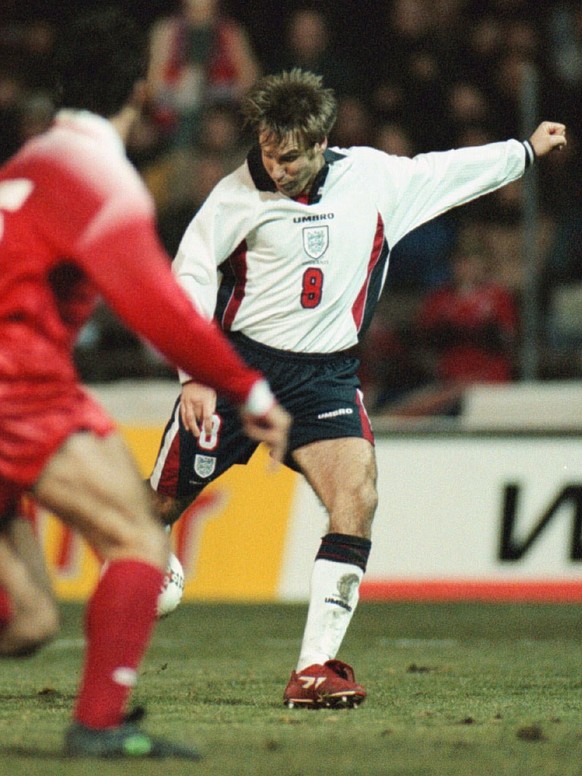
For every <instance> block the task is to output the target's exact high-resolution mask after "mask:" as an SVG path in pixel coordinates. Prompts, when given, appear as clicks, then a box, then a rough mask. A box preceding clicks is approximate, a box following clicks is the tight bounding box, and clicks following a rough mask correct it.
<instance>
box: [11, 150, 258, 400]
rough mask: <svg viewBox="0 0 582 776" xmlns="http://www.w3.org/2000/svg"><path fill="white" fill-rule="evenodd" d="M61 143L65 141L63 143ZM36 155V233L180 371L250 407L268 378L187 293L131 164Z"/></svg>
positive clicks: (30, 168) (100, 157) (29, 163)
mask: <svg viewBox="0 0 582 776" xmlns="http://www.w3.org/2000/svg"><path fill="white" fill-rule="evenodd" d="M59 142H61V145H62V140H61V141H59ZM53 145H54V147H52V146H51V147H50V148H49V151H48V152H46V151H44V149H41V152H39V153H36V154H29V157H27V160H26V161H25V164H24V165H23V172H24V173H25V174H26V173H27V172H30V173H31V175H30V177H32V178H33V179H34V180H35V181H36V183H37V190H36V192H35V193H36V197H35V203H36V204H35V215H36V217H37V220H36V226H37V228H38V229H41V230H43V231H44V232H45V234H46V235H47V237H48V239H49V240H51V241H52V242H53V243H54V245H55V250H56V251H57V252H58V253H59V254H60V256H61V257H62V258H66V259H67V260H70V261H73V262H75V263H76V264H77V265H78V266H79V267H80V268H81V269H82V270H83V271H84V272H85V274H86V275H87V276H88V277H89V278H90V279H91V280H92V282H93V283H94V284H95V286H96V288H97V290H98V291H99V293H100V294H101V295H102V296H103V298H104V299H105V301H106V302H107V303H108V304H109V305H110V307H111V308H112V309H113V310H114V311H115V312H116V313H117V314H118V315H119V317H120V318H121V319H122V320H123V321H124V322H125V323H126V325H127V326H128V327H129V328H131V329H132V330H133V331H135V332H136V334H138V335H140V336H141V337H143V338H144V339H146V340H148V342H150V343H151V344H152V345H153V346H154V347H155V348H156V349H157V350H158V351H160V352H161V353H162V354H163V355H164V356H165V357H166V358H167V359H168V360H169V361H170V362H171V363H173V364H174V365H175V366H178V367H180V368H181V369H183V370H184V371H185V372H187V373H188V374H191V375H192V376H193V377H194V378H195V379H196V380H197V381H200V382H201V383H205V384H207V385H209V386H210V387H212V388H214V389H215V390H216V391H218V392H220V393H223V394H224V395H226V396H227V397H229V398H230V399H232V400H233V401H234V402H236V403H243V402H244V401H245V400H246V399H247V396H248V394H249V391H250V389H251V387H252V386H253V385H254V383H255V382H256V381H257V379H259V378H261V377H262V375H260V374H259V373H258V372H256V371H254V370H252V369H250V368H249V367H247V366H246V364H244V363H243V361H242V360H241V359H240V358H239V357H238V355H237V354H236V353H235V351H234V349H233V348H232V347H231V346H230V344H229V343H228V341H227V340H226V338H225V337H224V336H223V335H222V334H221V333H220V332H219V330H218V329H217V328H215V327H214V326H213V325H212V324H210V323H209V322H208V321H206V320H205V319H204V318H203V317H202V316H201V315H200V314H199V313H197V312H196V310H195V308H194V306H193V305H192V303H191V302H190V300H189V299H188V297H187V296H186V294H185V293H184V292H183V291H182V289H181V288H180V287H179V285H178V283H177V281H176V280H175V279H174V277H173V275H172V272H171V269H170V258H169V257H168V256H167V254H166V253H165V252H164V251H163V249H162V247H161V245H160V242H159V240H158V238H157V234H156V230H155V222H154V210H153V203H152V201H151V197H150V196H149V194H148V193H147V191H146V189H145V187H144V185H143V182H142V181H141V180H140V179H139V178H138V176H137V173H136V172H135V170H134V169H133V168H132V167H131V166H130V165H129V163H128V162H127V160H125V159H122V158H120V157H118V156H111V154H110V155H109V156H107V154H106V153H101V152H100V151H99V149H97V150H96V149H95V146H94V144H89V145H87V144H85V145H83V143H82V142H81V141H76V140H75V139H74V138H71V139H70V140H69V141H68V144H67V148H66V151H67V153H65V152H64V149H63V148H62V147H60V146H59V145H58V143H57V142H56V141H55V143H54V144H53Z"/></svg>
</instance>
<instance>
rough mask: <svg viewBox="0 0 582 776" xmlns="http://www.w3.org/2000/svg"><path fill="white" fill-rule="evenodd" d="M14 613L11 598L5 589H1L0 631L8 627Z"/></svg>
mask: <svg viewBox="0 0 582 776" xmlns="http://www.w3.org/2000/svg"><path fill="white" fill-rule="evenodd" d="M13 613H14V612H13V610H12V601H11V600H10V596H9V595H8V593H7V592H6V590H4V588H2V587H0V629H1V628H3V627H4V626H5V625H8V623H9V622H10V620H11V619H12V615H13Z"/></svg>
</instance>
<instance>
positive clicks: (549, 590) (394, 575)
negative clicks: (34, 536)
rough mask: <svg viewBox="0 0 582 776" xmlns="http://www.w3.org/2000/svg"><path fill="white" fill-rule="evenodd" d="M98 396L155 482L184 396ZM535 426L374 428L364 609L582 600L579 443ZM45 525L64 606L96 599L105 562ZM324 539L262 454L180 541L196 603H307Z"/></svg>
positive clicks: (301, 495)
mask: <svg viewBox="0 0 582 776" xmlns="http://www.w3.org/2000/svg"><path fill="white" fill-rule="evenodd" d="M95 392H96V393H97V394H98V397H99V398H100V399H101V400H102V401H103V403H104V404H105V405H106V406H107V407H108V408H109V410H110V411H111V413H112V414H113V416H114V417H115V418H116V419H117V420H118V422H119V423H120V428H121V431H122V433H123V435H124V437H125V438H126V440H127V442H128V444H129V446H130V448H131V449H132V450H133V452H134V454H135V455H136V458H137V460H138V463H139V465H140V467H141V470H142V472H143V474H144V477H145V476H147V474H148V473H149V470H150V468H151V465H152V463H153V461H154V459H155V455H156V452H157V447H158V444H159V440H160V437H161V433H162V430H163V423H164V421H165V420H166V418H167V417H168V416H169V413H170V411H171V407H172V404H173V401H174V399H175V397H176V395H177V389H176V387H175V386H174V385H169V384H168V383H159V384H157V383H154V384H152V385H148V386H147V389H145V390H144V386H143V384H127V385H125V384H122V385H115V386H106V387H103V388H100V389H95ZM546 398H547V397H546ZM542 415H543V413H542ZM530 417H532V416H531V415H530ZM537 417H538V421H537V425H536V424H533V425H535V426H536V427H535V428H534V427H529V428H528V427H527V424H525V426H523V425H520V426H519V427H512V426H511V423H509V422H507V419H506V421H505V425H506V427H505V428H496V427H493V425H492V424H491V425H490V427H489V428H487V429H485V430H478V429H476V428H474V427H471V428H470V430H469V428H466V429H464V430H463V428H460V427H459V426H457V425H456V426H454V427H451V426H449V427H443V428H440V429H438V430H435V429H434V428H432V429H431V430H427V429H425V430H419V429H418V428H416V430H415V429H414V428H411V427H410V426H408V427H407V428H406V429H403V428H402V427H400V428H394V427H392V428H388V427H386V425H385V424H384V426H385V427H384V428H383V427H382V423H381V422H378V423H377V424H376V425H377V429H378V430H377V433H378V440H377V453H378V468H379V508H378V513H377V518H376V522H375V525H374V535H373V539H374V542H373V550H372V554H371V557H370V562H369V566H368V573H367V574H366V577H365V580H364V582H363V584H362V588H361V597H362V598H363V599H368V600H375V599H378V600H387V599H393V600H394V599H411V600H476V599H477V600H485V601H490V600H491V601H493V600H506V601H576V602H580V601H582V573H581V571H582V474H581V469H580V466H579V464H578V460H579V449H580V439H579V433H578V432H577V431H576V430H573V429H571V430H568V429H566V428H564V427H562V428H561V429H560V430H559V431H555V430H554V431H552V430H550V429H544V428H541V427H540V426H542V425H543V423H542V422H541V421H540V420H539V418H540V417H542V416H540V415H538V416H537ZM462 425H463V424H461V426H462ZM470 425H471V424H468V426H470ZM531 425H532V424H530V426H531ZM37 524H38V529H39V532H40V535H41V538H42V541H43V544H44V546H45V549H46V554H47V558H48V561H49V567H50V571H51V575H52V578H53V580H54V584H55V588H56V591H57V595H58V596H59V597H60V598H62V599H65V600H83V599H85V598H86V597H87V596H88V595H89V594H90V592H91V590H92V589H93V587H94V585H95V582H96V580H97V577H98V574H99V564H98V562H97V560H96V559H95V558H94V556H93V555H92V553H91V552H90V551H89V550H88V548H87V547H86V546H85V545H84V544H83V542H82V541H81V539H80V538H79V537H78V536H76V535H74V534H73V533H71V532H70V531H69V530H67V529H66V528H64V527H63V526H61V524H60V523H59V522H58V521H56V520H55V519H54V518H53V517H52V516H51V515H48V514H40V515H39V516H38V517H37ZM325 530H326V523H325V514H324V512H323V509H322V507H321V505H320V504H319V503H318V501H317V499H316V498H315V497H314V495H313V494H312V493H311V491H310V489H309V488H308V487H307V486H306V485H305V483H304V482H303V480H302V478H301V477H299V476H298V475H296V474H295V473H293V472H291V471H290V470H288V469H286V468H285V467H279V468H278V469H277V470H276V471H275V472H271V471H269V467H268V456H267V454H266V453H265V451H264V450H262V449H259V450H258V451H257V453H256V455H255V456H254V457H253V459H252V460H251V462H250V463H249V465H248V467H234V468H233V469H232V470H231V471H229V472H228V473H227V474H225V475H224V476H223V477H221V478H220V479H219V480H217V481H216V482H215V483H213V484H212V485H211V486H209V487H208V488H207V489H206V490H205V491H204V493H203V494H202V496H201V497H200V498H199V499H198V501H197V503H196V504H195V505H194V506H193V507H192V508H191V509H190V510H189V512H188V513H187V514H186V515H184V516H183V517H182V519H181V520H180V521H179V523H178V524H177V525H176V526H175V527H174V529H173V533H172V540H173V544H174V549H175V552H176V554H177V555H178V557H179V558H180V560H181V561H182V563H183V565H184V570H185V577H186V588H185V600H226V601H266V602H268V601H282V600H283V601H284V600H286V601H305V600H306V599H307V595H308V585H309V576H310V572H311V566H312V561H313V558H314V556H315V553H316V551H317V548H318V546H319V540H320V537H321V535H322V534H323V533H324V532H325Z"/></svg>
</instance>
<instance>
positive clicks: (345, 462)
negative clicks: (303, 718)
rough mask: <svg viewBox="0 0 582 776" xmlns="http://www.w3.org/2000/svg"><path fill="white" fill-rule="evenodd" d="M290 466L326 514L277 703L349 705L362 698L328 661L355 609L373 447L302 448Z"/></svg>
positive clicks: (372, 495) (345, 673) (368, 523)
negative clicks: (299, 637) (301, 625)
mask: <svg viewBox="0 0 582 776" xmlns="http://www.w3.org/2000/svg"><path fill="white" fill-rule="evenodd" d="M293 455H294V459H295V461H296V463H297V464H298V466H299V467H300V469H301V471H302V472H303V474H304V475H305V477H306V479H307V481H308V482H309V484H310V485H311V487H312V488H313V490H314V491H315V493H316V494H317V496H318V498H319V499H320V501H321V502H322V503H323V505H324V506H325V508H326V509H327V512H328V514H329V531H328V533H327V534H326V535H325V536H324V537H323V539H322V542H321V545H320V548H319V551H318V553H317V557H316V560H315V563H314V567H313V573H312V578H311V590H310V601H309V610H308V615H307V623H306V626H305V631H304V635H303V641H302V645H301V651H300V655H299V660H298V663H297V668H296V671H295V672H293V674H292V677H291V680H290V682H289V684H288V686H287V689H286V691H285V698H284V700H285V702H286V703H288V704H289V705H304V706H311V707H314V706H357V705H358V704H359V703H361V702H362V701H363V700H364V698H365V696H366V692H365V690H364V688H363V687H362V686H361V685H359V684H357V683H356V681H355V678H354V675H353V670H352V669H351V668H350V666H348V665H346V664H345V663H342V662H341V661H338V660H336V659H335V656H336V654H337V653H338V651H339V648H340V646H341V643H342V641H343V639H344V636H345V634H346V632H347V629H348V626H349V624H350V621H351V618H352V615H353V613H354V610H355V608H356V606H357V603H358V598H359V586H360V582H361V580H362V577H363V575H364V572H365V570H366V564H367V561H368V556H369V553H370V548H371V541H370V535H371V527H372V521H373V519H374V513H375V511H376V506H377V500H378V497H377V491H376V460H375V455H374V448H373V446H372V445H371V443H370V442H368V441H367V440H365V439H361V438H356V437H353V438H352V437H350V438H341V439H327V440H321V441H317V442H313V443H311V444H309V445H305V446H303V447H301V448H299V449H297V450H295V452H294V454H293Z"/></svg>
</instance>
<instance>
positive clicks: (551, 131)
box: [529, 121, 567, 156]
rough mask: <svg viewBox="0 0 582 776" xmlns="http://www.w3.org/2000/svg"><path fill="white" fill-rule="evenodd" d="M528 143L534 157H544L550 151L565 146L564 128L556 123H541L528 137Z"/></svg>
mask: <svg viewBox="0 0 582 776" xmlns="http://www.w3.org/2000/svg"><path fill="white" fill-rule="evenodd" d="M529 142H530V143H531V145H532V148H533V150H534V151H535V155H536V156H545V155H546V154H549V153H550V151H553V150H554V149H556V148H558V149H560V148H563V147H564V146H565V145H566V143H567V140H566V126H565V124H559V123H558V122H556V121H542V123H541V124H540V125H539V127H538V128H537V129H536V130H535V132H534V133H533V135H532V136H531V137H530V139H529Z"/></svg>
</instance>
